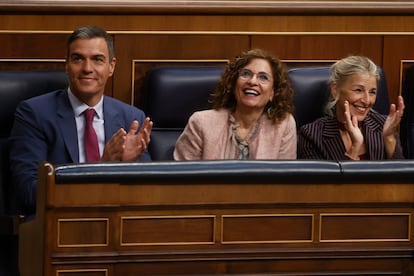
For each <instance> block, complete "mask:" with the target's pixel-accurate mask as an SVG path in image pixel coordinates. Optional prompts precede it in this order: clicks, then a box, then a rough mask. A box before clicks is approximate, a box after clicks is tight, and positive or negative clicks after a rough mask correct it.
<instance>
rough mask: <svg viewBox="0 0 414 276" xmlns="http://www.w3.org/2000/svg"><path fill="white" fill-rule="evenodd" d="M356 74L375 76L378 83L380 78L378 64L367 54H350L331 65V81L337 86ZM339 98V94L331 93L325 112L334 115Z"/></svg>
mask: <svg viewBox="0 0 414 276" xmlns="http://www.w3.org/2000/svg"><path fill="white" fill-rule="evenodd" d="M354 74H361V75H365V74H366V75H369V76H371V77H375V79H376V80H377V83H378V81H379V79H380V75H379V73H378V68H377V65H375V63H374V62H373V61H372V60H370V59H369V58H367V57H365V56H348V57H345V58H343V59H340V60H338V61H337V62H335V63H334V64H333V65H332V66H331V75H330V77H329V83H330V84H332V83H336V85H337V86H341V85H342V84H343V83H344V82H345V81H346V80H347V79H348V78H349V77H350V76H352V75H354ZM338 98H339V95H337V96H336V97H333V96H332V93H331V95H330V98H329V101H328V103H327V104H326V106H325V113H326V114H328V115H329V116H333V114H334V112H333V110H334V108H335V105H336V102H337V101H338Z"/></svg>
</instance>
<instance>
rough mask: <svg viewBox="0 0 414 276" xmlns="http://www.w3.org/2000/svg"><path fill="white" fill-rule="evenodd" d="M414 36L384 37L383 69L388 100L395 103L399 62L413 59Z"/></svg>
mask: <svg viewBox="0 0 414 276" xmlns="http://www.w3.org/2000/svg"><path fill="white" fill-rule="evenodd" d="M412 49H414V36H410V35H405V36H404V35H395V36H385V37H384V71H385V73H386V76H387V81H388V88H389V94H390V100H391V102H393V103H396V101H397V96H398V95H400V93H401V86H400V83H401V79H402V73H403V72H402V71H401V63H402V61H403V60H414V51H412Z"/></svg>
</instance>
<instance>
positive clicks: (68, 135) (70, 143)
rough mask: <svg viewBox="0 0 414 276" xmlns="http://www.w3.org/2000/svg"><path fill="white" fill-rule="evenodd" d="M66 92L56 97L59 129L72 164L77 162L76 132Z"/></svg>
mask: <svg viewBox="0 0 414 276" xmlns="http://www.w3.org/2000/svg"><path fill="white" fill-rule="evenodd" d="M67 93H68V92H67V90H63V91H62V93H60V94H59V95H58V96H57V107H58V110H57V116H58V123H59V128H60V131H61V133H62V137H63V140H64V142H65V146H66V149H67V151H68V153H69V156H70V158H71V159H72V160H71V161H72V162H79V146H78V132H77V128H76V121H75V117H74V113H73V109H72V106H71V104H70V102H69V97H68V94H67Z"/></svg>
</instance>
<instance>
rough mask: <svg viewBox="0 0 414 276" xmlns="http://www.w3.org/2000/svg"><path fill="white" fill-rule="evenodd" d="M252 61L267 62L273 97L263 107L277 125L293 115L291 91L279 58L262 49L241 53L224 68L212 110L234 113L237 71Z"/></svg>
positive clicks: (214, 95)
mask: <svg viewBox="0 0 414 276" xmlns="http://www.w3.org/2000/svg"><path fill="white" fill-rule="evenodd" d="M254 59H264V60H267V61H268V62H269V64H270V67H271V69H272V78H273V90H274V97H273V99H272V101H271V102H270V101H269V102H268V103H267V105H266V107H265V110H264V111H265V112H267V113H268V116H269V119H270V120H272V121H273V122H274V123H279V122H280V121H282V120H283V119H284V118H286V116H287V114H289V113H293V89H292V86H291V84H290V81H289V78H288V74H287V70H286V68H285V65H284V64H283V63H282V62H281V61H280V59H279V58H277V57H274V56H272V55H270V54H269V53H268V52H266V51H265V50H262V49H252V50H250V51H247V52H244V53H242V54H241V55H240V56H238V57H236V58H235V59H234V60H233V61H231V62H230V63H229V64H228V65H227V66H226V68H225V70H224V72H223V74H222V76H221V79H220V81H219V83H218V85H217V87H216V89H215V90H214V92H213V94H212V105H213V108H214V109H220V108H226V109H230V110H231V111H234V109H235V108H236V104H237V103H236V96H235V93H234V92H235V89H236V83H237V79H238V77H239V70H240V69H242V68H243V67H245V66H246V65H248V64H249V63H250V62H251V61H252V60H254Z"/></svg>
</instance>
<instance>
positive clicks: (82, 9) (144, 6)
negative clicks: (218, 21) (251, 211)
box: [0, 0, 414, 15]
mask: <svg viewBox="0 0 414 276" xmlns="http://www.w3.org/2000/svg"><path fill="white" fill-rule="evenodd" d="M8 12H29V13H39V12H40V13H63V14H65V13H70V14H73V13H79V14H82V13H88V14H91V13H99V14H102V13H108V14H109V13H110V14H155V13H156V14H160V13H161V14H318V15H324V14H329V15H332V14H351V15H352V14H367V15H395V14H406V15H412V14H413V12H414V2H412V1H411V0H403V1H385V0H383V1H373V0H368V1H358V0H348V1H346V0H345V1H323V0H322V1H321V0H319V1H315V0H307V1H306V0H302V1H289V0H287V1H286V0H285V1H282V0H258V1H256V0H254V1H253V0H245V1H240V0H220V1H218V0H60V1H55V0H0V13H8Z"/></svg>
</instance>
